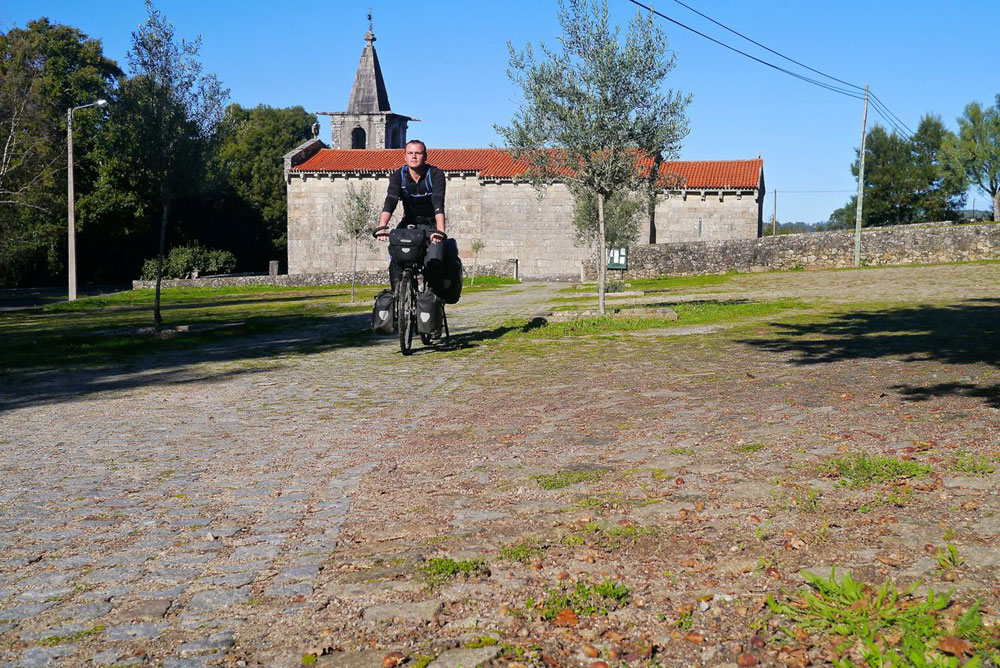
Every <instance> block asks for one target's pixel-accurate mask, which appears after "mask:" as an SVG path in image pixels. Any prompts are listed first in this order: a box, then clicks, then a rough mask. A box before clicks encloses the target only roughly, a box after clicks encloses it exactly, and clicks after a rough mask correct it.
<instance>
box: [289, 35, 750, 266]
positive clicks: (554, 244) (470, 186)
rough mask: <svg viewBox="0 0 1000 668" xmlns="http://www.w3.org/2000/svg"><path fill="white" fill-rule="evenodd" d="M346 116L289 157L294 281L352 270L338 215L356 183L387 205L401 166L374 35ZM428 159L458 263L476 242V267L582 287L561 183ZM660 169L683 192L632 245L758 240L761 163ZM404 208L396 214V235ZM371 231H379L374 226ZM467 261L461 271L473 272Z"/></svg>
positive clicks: (398, 130) (490, 162)
mask: <svg viewBox="0 0 1000 668" xmlns="http://www.w3.org/2000/svg"><path fill="white" fill-rule="evenodd" d="M364 39H365V42H366V45H365V47H364V50H363V51H362V53H361V62H360V64H359V65H358V71H357V75H356V76H355V79H354V86H353V88H352V89H351V96H350V99H349V101H348V104H347V111H344V112H320V113H322V114H323V115H328V116H330V117H331V137H330V146H329V147H328V146H327V145H326V144H324V143H323V142H322V141H320V140H319V139H318V138H317V139H312V140H310V141H307V142H305V143H303V144H302V145H300V146H298V147H296V148H295V149H294V150H293V151H291V152H289V153H288V154H287V155H285V156H284V161H285V165H284V173H285V184H286V189H287V194H288V273H289V274H312V273H338V272H346V271H350V270H351V246H350V244H348V243H338V236H339V235H338V230H339V228H340V221H339V216H338V206H339V204H340V202H341V201H342V199H343V197H344V194H345V191H346V188H347V185H348V184H349V183H353V184H355V186H356V187H357V186H359V185H362V184H371V185H372V187H373V190H374V192H375V193H376V200H377V203H378V205H379V207H381V202H382V198H383V197H384V193H385V191H386V188H387V186H388V181H389V174H390V173H391V172H392V171H393V170H396V169H399V168H400V166H402V165H403V150H402V149H403V146H404V145H405V144H406V140H407V136H406V133H407V125H408V123H409V121H411V120H418V119H414V118H412V117H409V116H404V115H402V114H397V113H394V112H393V111H392V108H391V106H390V105H389V95H388V93H387V91H386V87H385V81H384V80H383V77H382V68H381V65H380V63H379V60H378V54H377V53H376V51H375V35H374V34H372V31H371V30H369V31H368V33H367V34H366V35H365V37H364ZM427 161H428V162H429V163H430V164H433V165H436V166H437V167H439V168H440V169H441V170H443V171H444V173H445V174H446V175H447V178H448V188H447V193H448V194H447V202H446V214H447V218H448V233H449V234H450V235H451V236H454V237H455V238H456V240H457V241H458V244H459V249H460V253H461V255H462V256H463V257H465V258H469V257H470V255H471V251H470V246H471V244H472V242H473V241H474V240H476V239H479V240H482V242H483V244H484V246H483V249H482V250H481V251H480V253H479V264H480V265H487V264H491V263H494V262H502V261H507V260H511V259H516V260H517V266H518V273H519V275H520V276H521V277H523V278H537V279H546V278H547V279H566V278H579V277H580V275H581V267H582V266H583V265H584V263H586V262H587V261H588V260H590V259H592V257H593V253H594V251H593V250H592V249H589V248H581V247H578V246H575V245H574V243H573V225H572V216H573V199H572V196H571V195H570V193H569V191H568V189H567V188H566V187H565V186H563V185H559V184H557V185H554V186H551V187H549V188H548V189H547V190H546V191H545V193H544V195H543V196H542V197H541V199H539V194H538V191H536V190H535V189H534V188H533V187H532V186H531V185H529V184H527V183H525V182H523V181H521V180H519V179H518V177H519V176H520V175H521V174H523V172H524V166H523V165H521V164H519V163H517V162H516V161H515V160H514V159H513V158H512V157H511V155H510V154H509V153H508V152H507V151H504V150H502V149H494V148H458V149H447V148H435V147H433V146H431V147H429V148H428V154H427ZM662 169H663V170H664V171H665V172H667V173H670V174H673V175H675V176H676V177H678V179H677V182H679V183H682V184H683V185H682V186H679V187H678V189H676V190H671V191H668V192H665V193H663V194H662V195H661V197H660V199H659V202H658V204H657V206H656V210H655V215H654V216H653V220H652V221H649V222H648V223H646V224H644V225H643V230H642V233H641V236H640V239H639V241H638V242H637V243H639V244H649V243H668V242H674V241H698V240H722V239H752V238H755V237H758V236H760V234H761V224H762V214H763V202H764V165H763V161H762V160H761V159H760V158H759V157H758V158H756V159H751V160H714V161H673V162H667V163H664V165H663V166H662ZM402 210H403V207H402V206H399V207H397V209H396V214H395V215H394V219H393V221H392V222H391V223H390V224H392V225H395V224H396V223H397V222H398V218H399V216H401V215H402ZM374 225H375V221H372V226H373V227H374ZM468 261H469V260H468V259H466V263H468ZM387 264H388V254H387V250H386V248H385V246H384V245H379V246H377V247H376V250H368V249H361V250H360V252H359V258H358V269H359V270H362V271H375V270H384V269H385V267H386V266H387Z"/></svg>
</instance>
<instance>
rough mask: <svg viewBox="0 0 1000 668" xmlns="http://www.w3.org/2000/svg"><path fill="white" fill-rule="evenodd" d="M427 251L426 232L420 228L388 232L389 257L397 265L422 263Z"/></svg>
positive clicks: (398, 229) (403, 228) (402, 228)
mask: <svg viewBox="0 0 1000 668" xmlns="http://www.w3.org/2000/svg"><path fill="white" fill-rule="evenodd" d="M426 251H427V230H425V229H424V228H422V227H412V228H411V227H397V228H396V229H393V230H389V255H391V256H392V259H393V260H395V261H396V262H397V263H399V264H407V265H415V264H420V263H421V262H423V259H424V253H425V252H426Z"/></svg>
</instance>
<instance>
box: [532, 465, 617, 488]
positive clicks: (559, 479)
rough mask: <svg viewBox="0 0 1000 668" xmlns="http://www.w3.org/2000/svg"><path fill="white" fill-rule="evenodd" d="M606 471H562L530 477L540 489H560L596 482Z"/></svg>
mask: <svg viewBox="0 0 1000 668" xmlns="http://www.w3.org/2000/svg"><path fill="white" fill-rule="evenodd" d="M605 473H607V471H605V470H603V469H564V470H562V471H558V472H556V473H542V474H539V475H535V476H531V478H532V480H534V481H535V482H537V483H538V486H539V487H541V488H542V489H547V490H549V489H562V488H563V487H569V486H570V485H576V484H578V483H581V482H597V481H598V480H600V479H601V476H603V475H604V474H605Z"/></svg>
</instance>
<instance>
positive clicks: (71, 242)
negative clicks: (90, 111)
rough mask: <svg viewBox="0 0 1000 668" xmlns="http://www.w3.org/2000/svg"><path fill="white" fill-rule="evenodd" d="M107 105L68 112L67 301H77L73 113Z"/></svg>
mask: <svg viewBox="0 0 1000 668" xmlns="http://www.w3.org/2000/svg"><path fill="white" fill-rule="evenodd" d="M107 103H108V101H107V100H103V99H102V100H97V101H96V102H91V103H90V104H82V105H80V106H79V107H70V108H69V109H67V110H66V153H67V156H66V157H67V162H68V166H67V167H68V168H67V170H66V171H67V175H68V176H67V195H66V208H67V214H68V219H69V226H68V227H69V239H68V243H67V252H68V254H69V258H68V260H67V262H66V268H67V270H68V272H67V273H68V274H69V294H68V297H67V301H73V300H75V299H76V203H75V201H74V199H75V198H74V194H73V112H74V111H76V110H77V109H86V108H87V107H103V106H105V105H106V104H107Z"/></svg>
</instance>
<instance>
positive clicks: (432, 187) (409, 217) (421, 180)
mask: <svg viewBox="0 0 1000 668" xmlns="http://www.w3.org/2000/svg"><path fill="white" fill-rule="evenodd" d="M404 150H405V154H406V164H405V165H403V166H402V167H401V168H400V169H398V170H396V171H394V172H393V173H392V174H391V175H390V176H389V188H388V191H387V192H386V196H385V204H383V206H382V215H381V216H379V222H378V226H379V227H385V226H387V225H388V224H389V219H390V218H392V212H393V211H395V210H396V204H397V203H398V202H399V200H400V199H402V200H403V220H401V221H400V223H399V225H398V226H397V227H406V226H407V225H417V226H423V227H427V228H430V229H431V230H433V231H432V232H431V235H430V240H431V243H432V244H437V243H441V241H442V240H443V239H444V237H445V216H444V193H445V185H446V184H445V176H444V172H442V171H441V170H440V169H438V168H437V167H435V166H433V165H429V164H427V145H426V144H424V142H422V141H420V140H419V139H411V140H410V141H408V142H406V148H405V149H404ZM375 236H376V238H378V239H380V240H382V241H388V240H389V233H388V232H387V231H385V230H383V231H381V232H378V233H377V234H376V235H375ZM402 273H403V270H402V268H401V267H400V266H399V265H398V264H397V263H396V261H395V260H390V262H389V283H390V284H391V286H392V289H393V290H395V289H396V283H397V282H398V281H399V277H400V276H402ZM427 279H428V281H429V282H430V285H431V287H432V288H433V289H434V291H435V292H438V287H439V286H438V282H439V280H440V279H439V277H436V276H428V277H427Z"/></svg>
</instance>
